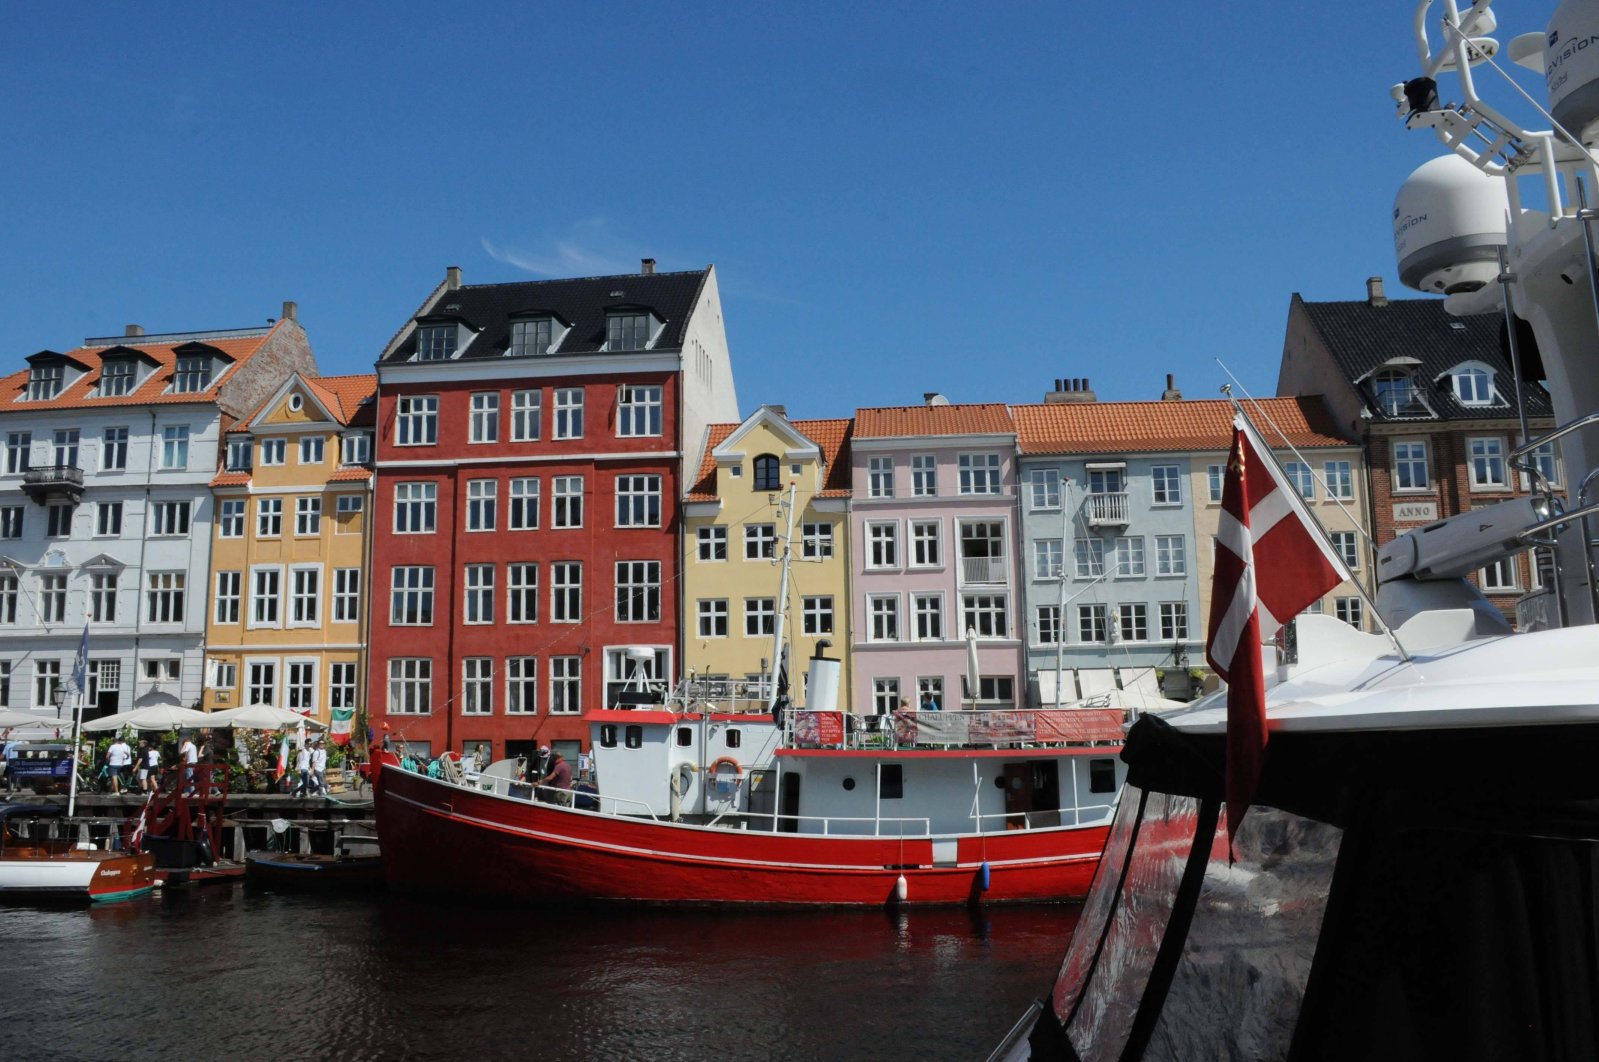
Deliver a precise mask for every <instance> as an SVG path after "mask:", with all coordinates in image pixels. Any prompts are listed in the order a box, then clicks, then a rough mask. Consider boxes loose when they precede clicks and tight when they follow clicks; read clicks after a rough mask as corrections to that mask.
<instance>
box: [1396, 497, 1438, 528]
mask: <svg viewBox="0 0 1599 1062" xmlns="http://www.w3.org/2000/svg"><path fill="white" fill-rule="evenodd" d="M1436 519H1438V503H1437V502H1431V501H1424V502H1423V501H1414V502H1394V523H1396V524H1424V523H1427V522H1428V521H1430V520H1436Z"/></svg>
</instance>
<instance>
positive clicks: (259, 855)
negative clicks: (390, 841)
mask: <svg viewBox="0 0 1599 1062" xmlns="http://www.w3.org/2000/svg"><path fill="white" fill-rule="evenodd" d="M244 877H245V880H246V881H248V882H251V883H253V884H257V885H272V886H275V887H279V888H289V889H293V888H312V889H372V888H381V887H382V885H383V857H382V856H381V855H351V854H348V853H343V852H340V853H334V854H332V855H324V854H305V855H301V854H298V853H295V852H273V851H255V852H250V853H249V854H247V855H246V856H245V857H244Z"/></svg>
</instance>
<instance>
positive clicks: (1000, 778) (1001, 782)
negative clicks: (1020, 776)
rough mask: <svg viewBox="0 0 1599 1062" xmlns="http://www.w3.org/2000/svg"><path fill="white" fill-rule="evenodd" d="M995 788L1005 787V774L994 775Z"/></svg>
mask: <svg viewBox="0 0 1599 1062" xmlns="http://www.w3.org/2000/svg"><path fill="white" fill-rule="evenodd" d="M994 788H995V789H1004V788H1005V776H1004V775H1003V774H997V775H995V776H994Z"/></svg>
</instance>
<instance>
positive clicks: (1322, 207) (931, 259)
mask: <svg viewBox="0 0 1599 1062" xmlns="http://www.w3.org/2000/svg"><path fill="white" fill-rule="evenodd" d="M1498 6H1500V7H1502V8H1504V10H1502V11H1500V17H1501V19H1502V20H1504V22H1505V26H1504V28H1503V29H1502V30H1501V32H1500V33H1499V35H1498V36H1499V37H1500V39H1501V41H1504V40H1508V38H1509V37H1510V36H1513V35H1515V34H1516V33H1521V32H1525V31H1530V30H1538V29H1542V28H1543V25H1544V21H1545V20H1546V19H1547V16H1548V13H1549V10H1550V9H1551V8H1552V4H1530V3H1511V2H1509V0H1506V2H1505V3H1503V4H1501V5H1498ZM1412 10H1413V8H1412V5H1410V4H1408V3H1406V2H1404V0H1355V2H1350V3H1344V4H1302V3H1292V4H1290V3H1280V2H1272V3H1264V2H1238V3H1227V4H1212V5H1196V4H1176V3H1166V2H1158V0H1157V2H1154V3H1121V2H1116V3H1111V2H1104V0H1100V2H1071V3H1068V2H1057V3H990V4H982V5H979V4H941V3H904V4H888V3H859V2H856V3H839V4H833V3H817V4H790V5H770V4H746V3H740V4H733V3H725V4H721V5H695V4H665V3H648V4H642V3H641V4H575V3H558V4H547V3H527V2H522V3H516V4H506V5H471V4H460V5H440V4H420V3H397V2H396V3H387V4H382V5H379V4H344V3H325V2H324V3H318V4H298V3H282V4H271V5H265V4H262V5H249V6H246V5H232V4H230V5H187V4H178V3H169V4H158V5H146V4H116V5H76V4H71V5H27V6H24V7H19V8H16V9H15V10H13V11H11V12H10V14H9V15H8V18H7V26H6V32H5V34H4V35H3V38H0V135H3V138H4V139H3V142H4V144H5V147H6V150H5V153H4V164H3V165H0V209H3V213H0V218H3V222H0V248H3V258H0V262H3V266H0V268H3V269H4V271H5V279H4V283H0V347H3V351H4V355H5V364H7V365H9V366H12V367H20V364H21V359H22V358H23V357H25V356H26V355H28V354H31V353H33V352H35V351H37V350H39V349H42V348H51V349H56V350H63V349H67V348H69V347H71V346H73V345H75V344H77V343H79V342H81V340H82V339H83V338H84V337H85V336H90V335H110V334H119V333H120V332H121V330H122V327H123V325H124V324H127V323H129V322H138V323H140V324H143V325H144V326H145V327H146V329H147V330H150V331H179V330H189V329H198V328H214V327H238V326H243V325H250V324H254V323H258V322H263V321H264V320H265V319H266V318H267V317H269V316H276V315H277V314H278V312H279V306H280V304H281V302H282V300H284V299H294V300H296V301H297V302H298V303H299V304H300V318H301V321H302V322H303V323H304V324H305V326H306V328H307V329H308V330H309V332H310V336H311V341H312V344H313V347H314V349H315V351H316V354H317V359H318V362H319V363H320V365H321V367H322V371H323V372H324V373H325V374H328V375H333V374H341V373H352V372H368V371H371V365H372V362H373V360H374V359H375V357H376V355H377V352H378V351H379V350H380V349H381V347H382V346H383V344H384V343H385V342H386V340H387V339H388V338H389V336H390V335H391V334H392V333H393V332H394V331H395V330H396V329H397V328H398V327H399V326H400V325H401V324H402V323H403V322H404V321H405V320H406V318H407V317H408V316H409V314H410V313H411V312H412V311H413V309H414V308H415V306H416V305H417V303H418V302H419V301H420V300H421V298H422V297H423V296H424V295H425V294H426V292H427V291H428V290H429V289H430V288H431V287H432V286H433V285H434V284H435V283H437V281H438V280H439V279H440V278H441V277H442V276H443V273H444V269H445V267H446V266H448V265H460V266H461V267H462V268H463V270H464V274H465V280H466V282H467V283H487V282H501V281H510V280H518V279H531V278H536V277H541V276H580V275H590V274H593V273H605V272H631V271H636V270H637V268H638V260H639V258H640V257H643V256H650V257H654V258H656V259H657V260H658V262H659V268H660V269H662V270H673V269H690V268H698V267H702V266H704V265H705V264H707V263H715V265H716V267H717V270H718V272H719V274H720V277H721V283H722V295H723V305H724V308H725V313H726V321H727V328H728V334H729V340H730V343H731V346H732V350H733V358H734V371H735V375H736V377H737V381H738V389H739V397H740V401H741V404H742V406H743V408H744V411H745V412H748V411H749V410H750V409H752V408H754V406H755V405H757V404H758V403H761V402H780V403H786V404H787V406H788V409H789V412H790V414H791V415H793V416H802V417H803V416H840V415H848V414H849V412H850V411H851V410H853V409H854V408H855V407H856V406H858V405H895V404H904V403H914V402H919V401H920V400H921V394H922V392H923V391H925V390H937V391H941V392H944V393H945V394H947V395H948V396H949V397H950V398H951V399H952V400H955V401H1012V402H1025V401H1037V400H1038V399H1039V397H1040V396H1041V395H1042V394H1043V392H1044V391H1045V390H1047V389H1048V387H1049V383H1050V381H1051V380H1052V379H1053V378H1055V377H1059V376H1086V377H1089V378H1091V379H1092V381H1093V383H1094V385H1095V387H1096V389H1097V390H1098V392H1099V395H1100V396H1101V397H1102V398H1107V399H1135V398H1155V397H1158V396H1159V394H1160V391H1161V389H1162V387H1163V386H1164V374H1165V373H1167V372H1175V373H1176V374H1177V377H1178V384H1179V386H1180V387H1182V388H1183V390H1184V391H1185V392H1186V393H1187V394H1188V395H1189V396H1190V397H1210V396H1214V395H1215V394H1216V393H1217V387H1218V385H1219V384H1220V383H1221V382H1222V380H1223V376H1222V374H1221V371H1220V370H1219V369H1218V368H1217V367H1216V365H1215V362H1214V360H1213V359H1215V358H1217V357H1221V358H1223V359H1224V360H1225V361H1227V362H1228V364H1229V365H1230V366H1231V367H1232V368H1233V370H1234V371H1235V372H1237V373H1238V374H1239V375H1240V376H1241V377H1242V378H1243V380H1244V382H1245V384H1246V386H1248V387H1249V388H1250V389H1251V390H1254V391H1256V392H1257V393H1269V392H1271V391H1272V390H1273V389H1274V387H1275V384H1276V374H1277V362H1278V358H1279V354H1280V349H1281V342H1282V333H1283V326H1284V321H1285V318H1286V314H1287V309H1288V301H1289V297H1290V295H1291V294H1292V293H1293V292H1295V291H1299V292H1301V293H1303V294H1304V295H1305V296H1306V297H1307V298H1311V299H1354V298H1360V297H1363V295H1364V290H1365V289H1364V281H1365V278H1366V277H1367V276H1370V275H1376V274H1380V275H1382V276H1384V277H1385V278H1387V281H1388V287H1389V292H1390V294H1397V293H1398V292H1399V287H1398V283H1397V280H1396V279H1395V265H1394V261H1393V253H1392V242H1391V236H1390V228H1389V219H1390V214H1391V209H1392V203H1393V195H1394V192H1395V191H1396V190H1397V188H1398V186H1399V184H1400V183H1401V182H1402V181H1403V180H1404V178H1405V177H1406V176H1407V175H1408V174H1409V172H1410V171H1411V170H1412V169H1413V168H1414V167H1415V166H1417V165H1419V164H1420V163H1422V162H1424V161H1426V160H1427V159H1428V158H1431V157H1432V156H1433V155H1435V154H1437V153H1438V152H1439V148H1438V145H1437V144H1436V141H1434V140H1433V139H1432V138H1431V136H1430V135H1428V134H1422V133H1406V132H1405V131H1404V130H1403V129H1402V127H1401V126H1400V124H1399V122H1398V121H1397V119H1395V118H1394V117H1393V106H1392V103H1391V101H1390V99H1389V97H1388V87H1389V86H1390V85H1392V84H1393V83H1394V82H1396V81H1399V80H1402V79H1404V78H1406V77H1409V76H1412V74H1413V73H1414V72H1415V69H1416V59H1415V55H1414V52H1413V49H1412V46H1411V42H1410V36H1409V26H1410V21H1411V16H1412ZM1512 19H1515V20H1516V21H1514V22H1512V21H1511V20H1512ZM1533 80H1534V81H1536V80H1537V79H1536V78H1534V79H1533ZM1449 88H1452V85H1450V86H1447V87H1446V91H1445V95H1446V97H1448V96H1449V95H1450V93H1449V91H1448V89H1449ZM1494 91H1495V93H1496V94H1498V95H1499V96H1500V97H1501V98H1502V97H1503V92H1502V91H1501V90H1498V89H1497V88H1496V89H1495V90H1494Z"/></svg>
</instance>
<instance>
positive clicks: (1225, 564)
mask: <svg viewBox="0 0 1599 1062" xmlns="http://www.w3.org/2000/svg"><path fill="white" fill-rule="evenodd" d="M1343 572H1344V568H1343V565H1342V563H1341V561H1340V560H1339V557H1338V554H1337V553H1335V552H1334V551H1333V549H1332V546H1331V544H1330V543H1328V541H1327V537H1326V536H1325V535H1323V534H1322V533H1321V531H1320V530H1319V528H1318V527H1317V526H1316V524H1315V520H1314V518H1313V517H1312V516H1311V515H1310V513H1309V511H1307V510H1306V509H1305V505H1304V502H1303V501H1301V500H1300V497H1299V493H1298V492H1297V491H1295V490H1294V488H1293V487H1292V486H1291V485H1290V484H1289V482H1288V480H1287V479H1286V478H1285V477H1284V476H1283V474H1282V471H1281V470H1280V469H1279V468H1278V467H1277V462H1276V461H1275V460H1274V459H1273V458H1272V456H1271V451H1270V450H1269V449H1267V447H1266V445H1265V444H1264V443H1263V442H1261V440H1260V436H1259V435H1257V434H1256V433H1255V429H1254V427H1253V426H1252V425H1251V424H1250V423H1249V421H1248V419H1247V418H1246V417H1244V415H1243V414H1242V413H1240V414H1238V415H1237V416H1235V417H1234V418H1233V450H1232V455H1231V456H1230V457H1229V458H1228V460H1227V479H1226V483H1225V485H1224V486H1223V487H1222V495H1221V526H1220V527H1219V528H1217V531H1216V571H1215V575H1214V578H1213V580H1212V582H1211V594H1210V636H1209V639H1208V641H1207V645H1206V649H1205V659H1206V660H1208V661H1210V666H1211V667H1212V668H1214V669H1215V671H1216V674H1218V675H1220V676H1221V677H1222V678H1223V679H1225V680H1226V681H1227V834H1228V836H1229V837H1232V836H1234V835H1235V834H1236V832H1237V830H1238V823H1239V821H1240V820H1242V819H1243V817H1244V812H1245V811H1248V810H1249V805H1250V803H1251V802H1252V801H1253V800H1254V798H1255V787H1256V785H1257V784H1258V782H1259V781H1260V768H1261V764H1262V763H1263V762H1264V760H1265V758H1266V678H1265V674H1264V672H1263V668H1262V665H1261V658H1260V648H1261V645H1262V644H1263V643H1265V642H1267V641H1269V640H1271V639H1272V638H1274V637H1276V635H1277V631H1278V630H1279V629H1281V628H1282V626H1283V625H1284V624H1285V623H1287V622H1288V621H1289V620H1291V619H1293V618H1294V617H1295V616H1297V615H1298V614H1299V613H1300V612H1302V611H1304V610H1305V609H1306V608H1307V607H1309V605H1310V604H1311V603H1312V602H1314V601H1317V600H1320V598H1321V596H1322V595H1323V594H1325V593H1327V592H1328V591H1329V590H1332V589H1333V588H1334V587H1336V586H1337V585H1338V584H1339V583H1340V582H1342V581H1343V578H1344V575H1343Z"/></svg>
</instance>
